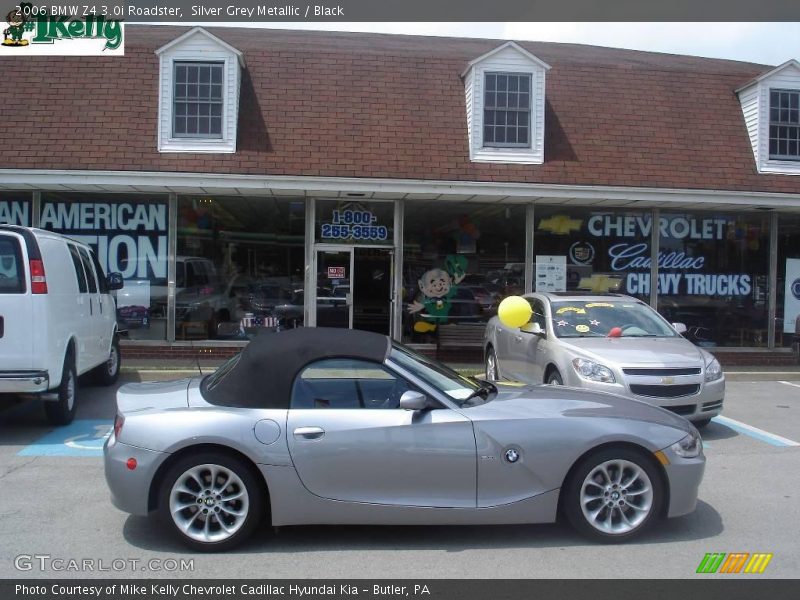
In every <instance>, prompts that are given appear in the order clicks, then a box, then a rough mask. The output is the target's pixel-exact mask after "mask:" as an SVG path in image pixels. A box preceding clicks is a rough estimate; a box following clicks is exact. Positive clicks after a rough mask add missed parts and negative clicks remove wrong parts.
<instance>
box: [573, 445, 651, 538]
mask: <svg viewBox="0 0 800 600" xmlns="http://www.w3.org/2000/svg"><path fill="white" fill-rule="evenodd" d="M580 504H581V510H582V511H583V516H584V517H585V518H586V521H587V523H589V525H591V526H592V527H593V528H595V529H596V530H598V531H600V532H602V533H606V534H612V535H620V534H625V533H629V532H631V531H633V530H634V529H636V528H638V527H639V526H640V525H641V524H642V523H644V521H645V520H646V519H647V517H648V515H649V514H650V512H651V511H652V509H653V484H652V482H651V481H650V477H649V476H648V475H647V473H646V472H645V470H644V469H643V468H642V467H640V466H639V465H637V464H636V463H634V462H631V461H628V460H621V459H620V460H608V461H605V462H603V463H601V464H599V465H597V466H596V467H594V468H593V469H591V470H590V471H589V474H588V475H587V476H586V479H584V480H583V484H582V485H581V492H580Z"/></svg>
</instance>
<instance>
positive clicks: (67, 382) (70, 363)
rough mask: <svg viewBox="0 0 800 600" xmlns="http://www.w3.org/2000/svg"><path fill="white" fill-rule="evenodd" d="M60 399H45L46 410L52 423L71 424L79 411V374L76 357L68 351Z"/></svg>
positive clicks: (59, 394)
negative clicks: (76, 368)
mask: <svg viewBox="0 0 800 600" xmlns="http://www.w3.org/2000/svg"><path fill="white" fill-rule="evenodd" d="M57 393H58V400H56V401H45V403H44V412H45V415H46V416H47V422H48V423H50V424H51V425H69V424H70V423H72V420H73V419H74V418H75V413H76V412H78V374H77V372H76V371H75V358H74V357H73V355H72V353H71V352H70V353H68V354H67V357H66V358H65V359H64V369H63V370H62V372H61V383H60V384H59V385H58V389H57Z"/></svg>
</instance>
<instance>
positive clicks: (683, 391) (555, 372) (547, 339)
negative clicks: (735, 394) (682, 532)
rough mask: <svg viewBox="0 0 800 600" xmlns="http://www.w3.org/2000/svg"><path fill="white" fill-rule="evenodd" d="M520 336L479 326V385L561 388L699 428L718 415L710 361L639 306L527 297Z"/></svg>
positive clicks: (496, 323) (716, 375)
mask: <svg viewBox="0 0 800 600" xmlns="http://www.w3.org/2000/svg"><path fill="white" fill-rule="evenodd" d="M524 298H525V299H527V300H528V302H529V303H530V305H531V309H532V311H533V314H532V316H531V319H530V322H529V323H528V324H526V325H524V326H523V327H521V328H513V327H508V326H506V325H504V324H503V323H502V322H501V321H500V320H499V319H498V318H497V317H494V318H492V320H491V321H489V323H488V324H487V326H486V332H485V335H484V351H485V354H484V356H485V357H486V376H487V379H489V380H492V381H497V380H499V379H502V378H509V379H513V380H518V381H524V382H528V383H548V384H552V385H567V386H572V387H580V388H585V389H589V390H596V391H602V392H611V393H614V394H620V395H623V396H628V397H629V398H635V399H637V400H642V401H644V402H648V403H650V404H654V405H656V406H661V407H663V408H666V409H667V410H670V411H672V412H674V413H676V414H679V415H681V416H683V417H685V418H687V419H689V420H690V421H692V422H693V423H694V424H695V425H696V426H697V427H703V426H705V425H707V424H708V423H709V421H711V419H712V418H713V417H714V416H716V415H718V414H719V413H720V412H722V402H723V400H724V396H725V376H724V375H723V373H722V368H721V367H720V364H719V362H717V359H715V358H714V357H713V356H712V355H711V354H710V353H708V352H706V351H705V350H703V349H702V348H698V347H697V346H695V345H694V344H693V343H691V342H690V341H688V340H687V339H685V338H684V337H682V336H681V335H680V333H679V331H681V330H683V331H685V330H686V328H685V326H682V325H681V324H680V323H675V324H670V323H668V322H667V321H666V320H665V319H664V318H662V317H661V315H659V314H658V313H657V312H656V311H654V310H653V309H652V308H650V307H649V306H648V305H647V304H645V303H644V302H642V301H640V300H637V299H636V298H631V297H630V296H623V295H620V294H601V295H598V294H585V293H584V294H581V293H575V292H573V293H535V294H527V295H525V296H524Z"/></svg>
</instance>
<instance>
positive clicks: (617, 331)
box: [608, 327, 622, 337]
mask: <svg viewBox="0 0 800 600" xmlns="http://www.w3.org/2000/svg"><path fill="white" fill-rule="evenodd" d="M608 337H622V327H612V328H611V331H609V332H608Z"/></svg>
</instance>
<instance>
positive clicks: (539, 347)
mask: <svg viewBox="0 0 800 600" xmlns="http://www.w3.org/2000/svg"><path fill="white" fill-rule="evenodd" d="M536 351H537V352H547V350H545V349H544V348H542V347H541V346H536Z"/></svg>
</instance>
